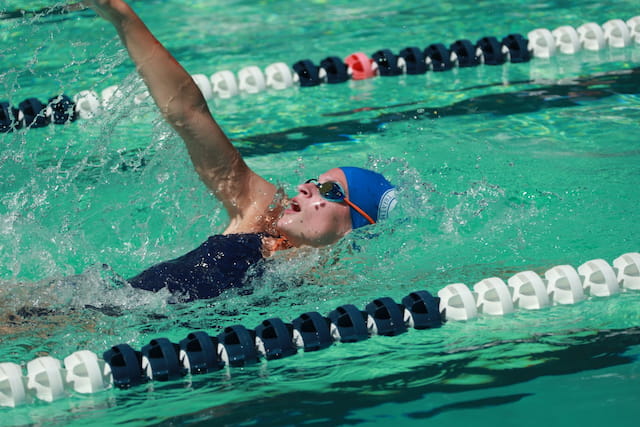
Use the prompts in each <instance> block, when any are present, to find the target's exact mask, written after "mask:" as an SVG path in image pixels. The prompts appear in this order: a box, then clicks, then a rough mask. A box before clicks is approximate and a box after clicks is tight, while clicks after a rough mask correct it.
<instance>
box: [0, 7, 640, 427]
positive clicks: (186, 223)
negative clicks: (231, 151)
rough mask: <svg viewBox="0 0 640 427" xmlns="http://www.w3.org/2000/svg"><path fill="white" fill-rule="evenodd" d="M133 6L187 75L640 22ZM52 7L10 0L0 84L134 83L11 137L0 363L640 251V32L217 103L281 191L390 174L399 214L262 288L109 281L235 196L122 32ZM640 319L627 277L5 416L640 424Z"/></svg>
mask: <svg viewBox="0 0 640 427" xmlns="http://www.w3.org/2000/svg"><path fill="white" fill-rule="evenodd" d="M131 4H132V5H133V7H134V8H135V9H136V10H137V11H138V13H139V14H140V15H141V16H142V17H143V18H144V19H145V21H146V22H147V23H148V24H149V27H150V28H151V29H152V31H153V32H154V33H155V34H156V36H157V37H158V38H159V39H160V40H161V41H162V42H163V43H165V44H166V45H167V47H168V48H169V49H170V50H171V52H173V53H174V55H175V56H176V57H177V58H178V60H180V61H181V62H182V63H183V64H184V65H185V67H186V68H187V69H188V70H189V72H191V73H192V74H196V73H203V74H206V75H210V74H213V73H214V72H217V71H221V70H231V71H234V72H237V71H238V70H239V69H241V68H243V67H245V66H249V65H257V66H259V67H261V68H264V67H266V66H267V65H269V64H271V63H274V62H279V61H283V62H285V63H287V64H293V63H294V62H296V61H298V60H301V59H311V60H312V61H314V62H316V63H319V62H320V60H321V59H323V58H325V57H327V56H330V55H336V56H340V57H345V56H347V55H349V54H350V53H353V52H357V51H362V52H365V53H367V54H372V53H373V52H375V51H376V50H378V49H382V48H389V49H391V50H393V51H395V52H397V51H399V50H400V49H402V48H404V47H406V46H413V45H416V46H419V47H426V46H427V45H429V44H431V43H437V42H442V43H445V44H450V43H452V42H454V41H455V40H458V39H461V38H468V39H470V40H477V39H479V38H481V37H484V36H496V37H499V38H501V37H503V36H505V35H507V34H510V33H516V32H517V33H522V34H525V35H526V33H527V32H529V31H531V30H532V29H534V28H539V27H544V28H548V29H555V28H557V27H558V26H560V25H572V26H574V27H577V26H579V25H581V24H583V23H585V22H592V21H593V22H597V23H600V24H602V23H604V22H605V21H607V20H609V19H616V18H619V19H624V20H626V19H629V18H631V17H632V16H636V15H639V14H640V10H639V9H638V8H637V7H634V5H633V4H631V2H617V3H615V4H604V3H601V2H593V1H575V2H558V1H556V2H545V3H539V2H530V1H527V2H525V1H519V2H516V3H514V2H506V1H494V2H484V1H480V2H477V1H474V2H471V1H459V2H456V3H449V2H440V3H434V2H421V1H416V2H400V1H388V2H374V1H370V0H364V1H361V2H357V3H353V2H347V1H309V2H304V3H300V4H298V3H296V4H295V7H292V6H291V4H292V3H291V2H286V1H263V2H249V1H228V2H222V1H204V0H201V1H194V2H179V1H159V0H158V1H134V2H131ZM59 5H62V3H60V4H59ZM50 6H51V4H50V2H44V1H40V2H39V1H28V2H17V1H6V0H5V1H2V2H0V12H2V13H4V14H5V15H0V16H4V17H3V18H2V19H0V58H2V59H1V63H2V65H3V66H2V69H0V100H6V101H9V102H11V103H12V104H16V105H17V104H18V103H19V102H21V101H22V100H24V99H26V98H29V97H36V98H39V99H41V100H46V99H47V98H49V97H51V96H54V95H56V94H58V93H67V94H69V95H73V94H76V93H78V92H80V91H82V90H86V89H92V90H96V91H98V92H99V91H100V90H102V89H104V88H106V87H108V86H110V85H114V84H115V85H120V86H121V87H122V88H124V90H125V92H126V93H128V94H130V96H128V97H127V98H126V99H124V100H122V101H121V102H119V103H118V104H115V105H112V106H110V107H109V108H108V109H106V111H103V112H102V113H101V114H99V115H98V116H97V117H95V118H94V119H90V120H87V119H85V120H78V121H76V122H74V123H70V124H68V125H65V126H54V125H50V126H48V127H45V128H42V129H28V130H21V131H18V132H14V133H3V134H0V322H1V323H0V362H14V363H18V364H23V365H26V363H27V362H29V361H30V360H32V359H34V358H36V357H38V356H42V355H51V356H53V357H55V358H58V359H60V360H62V359H63V358H64V357H66V356H68V355H69V354H71V353H73V352H74V351H77V350H80V349H88V350H91V351H94V352H95V353H97V354H99V355H101V354H102V353H103V352H104V351H105V350H107V349H108V348H110V347H111V346H112V345H116V344H119V343H128V344H130V345H131V346H133V347H135V348H140V347H142V346H143V345H145V344H147V343H148V342H149V341H150V340H151V339H153V338H157V337H166V338H169V339H171V340H172V341H174V342H178V341H180V340H181V339H182V338H184V337H185V336H186V335H187V334H188V333H189V332H191V331H193V330H205V331H207V332H209V333H210V334H211V335H215V334H217V333H218V332H219V331H220V330H221V329H222V328H224V327H225V326H229V325H234V324H242V325H245V326H247V327H250V328H253V327H255V326H256V325H258V324H259V323H260V322H261V321H262V320H264V319H266V318H269V317H281V318H282V319H285V320H287V321H290V320H292V319H293V318H295V317H297V316H298V315H300V314H301V313H304V312H306V311H318V312H320V313H323V314H326V313H328V312H329V311H331V310H332V309H334V308H336V307H338V306H340V305H342V304H347V303H348V304H355V305H356V306H358V307H364V306H365V305H366V304H367V303H368V302H370V301H371V300H372V299H375V298H378V297H382V296H389V297H392V298H394V299H395V300H397V301H400V300H401V299H402V297H404V296H405V295H407V294H408V293H410V292H412V291H416V290H420V289H425V290H428V291H430V292H432V293H434V294H435V293H437V291H438V290H440V289H441V288H443V287H444V286H446V285H447V284H449V283H455V282H463V283H465V284H467V285H468V286H470V287H471V286H473V285H474V284H475V283H477V282H478V281H480V280H482V279H484V278H487V277H492V276H498V277H502V278H503V279H505V280H506V279H507V278H509V277H511V276H512V275H513V274H515V273H517V272H519V271H524V270H534V271H537V272H538V273H544V272H545V271H546V270H547V269H549V268H551V267H553V266H556V265H560V264H570V265H573V266H575V267H577V266H579V265H581V264H582V263H584V262H586V261H588V260H591V259H595V258H603V259H605V260H607V261H608V262H612V261H613V259H615V258H617V257H618V256H620V255H622V254H624V253H627V252H637V251H639V250H640V243H639V236H640V232H639V230H638V226H637V224H638V219H639V215H638V206H639V205H640V196H639V195H638V188H639V184H640V161H639V160H640V146H639V145H638V136H637V135H638V123H639V120H640V98H639V95H638V94H639V92H640V89H639V88H640V72H639V71H638V70H639V67H640V46H639V45H634V46H632V47H628V48H623V49H609V48H607V49H605V50H603V51H600V52H579V53H578V54H576V55H571V56H568V55H564V56H555V57H553V58H551V59H550V60H542V59H534V60H533V61H531V62H529V63H525V64H507V65H504V66H495V67H491V66H481V67H476V68H469V69H458V70H453V71H449V72H443V73H433V72H431V73H427V74H425V75H419V76H401V77H386V78H382V77H380V78H375V79H371V80H365V81H350V82H348V83H344V84H339V85H322V86H318V87H313V88H291V89H287V90H283V91H273V90H269V91H265V92H262V93H259V94H255V95H247V94H245V95H240V96H236V97H233V98H231V99H226V100H222V99H213V100H211V101H210V107H211V110H212V112H213V114H214V116H215V117H216V118H217V120H218V121H219V122H220V124H221V125H222V127H223V128H224V129H225V130H226V131H227V133H228V134H229V135H230V137H231V138H232V139H233V140H234V143H235V144H236V145H237V146H238V147H239V148H240V150H241V151H242V152H243V153H244V154H245V156H246V158H247V161H248V163H249V164H250V166H251V167H252V168H254V169H255V170H256V171H257V172H258V173H260V174H262V175H263V176H265V177H267V178H268V179H269V180H271V181H273V182H274V183H278V184H280V185H282V186H284V187H285V189H286V190H287V191H288V192H289V193H291V194H292V193H294V192H295V186H296V185H297V184H298V183H300V182H302V181H304V180H305V179H307V178H310V177H315V176H317V175H318V174H319V173H322V172H323V171H325V170H326V169H329V168H331V167H333V166H337V165H347V164H351V165H357V166H364V167H370V168H374V169H376V170H379V171H381V172H383V173H385V175H387V176H389V177H390V179H391V180H392V181H393V182H394V183H395V184H396V185H397V186H398V190H399V202H400V203H399V206H398V208H397V209H396V210H395V211H394V215H393V217H392V218H391V220H389V221H387V222H386V223H384V224H380V225H378V226H376V227H375V228H374V229H369V230H367V229H364V230H362V231H360V232H357V233H352V234H351V235H349V236H348V237H347V238H346V239H345V240H344V241H343V242H341V243H339V244H337V245H335V246H334V247H331V248H328V249H324V250H308V251H307V250H306V251H301V252H299V253H295V254H292V255H290V254H281V255H278V256H276V258H275V259H274V260H271V261H270V263H269V266H268V269H267V271H266V273H265V275H264V276H263V277H262V278H261V279H260V280H257V281H255V282H252V283H251V284H250V285H249V286H250V288H251V289H252V293H251V294H250V295H245V294H244V293H243V294H240V293H237V292H229V293H227V294H224V295H222V296H221V297H220V298H217V299H215V300H211V301H199V302H195V303H189V304H168V303H167V295H166V294H163V293H161V294H143V293H140V292H133V291H131V290H130V289H128V288H126V287H122V286H120V285H118V284H117V283H116V282H117V281H114V280H112V279H113V278H115V277H119V276H122V277H130V276H132V275H133V274H135V273H137V272H139V271H141V270H142V269H144V268H146V267H148V266H150V265H152V264H154V263H157V262H160V261H163V260H166V259H170V258H172V257H176V256H179V255H182V254H183V253H185V252H187V251H189V250H190V249H192V248H194V247H196V246H198V245H199V244H200V243H201V242H202V241H204V240H205V239H206V238H207V236H209V235H211V234H215V233H219V232H221V231H222V230H223V228H224V226H225V221H226V218H225V214H224V212H223V210H222V208H221V205H220V204H219V203H217V202H216V200H215V199H214V198H213V197H212V196H211V195H209V194H208V193H207V192H206V190H205V188H204V186H203V185H202V184H201V183H200V181H199V180H198V178H197V176H196V174H195V173H194V172H193V169H192V167H191V164H190V162H189V159H188V156H187V153H186V150H185V148H184V147H183V145H182V142H181V141H180V139H179V138H178V137H177V136H176V135H175V134H174V133H173V132H172V131H171V130H170V129H169V127H168V126H167V125H165V124H164V123H163V122H162V120H161V118H160V116H159V114H158V113H157V111H156V110H155V108H154V107H153V106H152V105H150V104H148V103H142V104H136V103H135V102H134V101H133V95H134V94H135V93H139V92H140V91H142V83H141V82H140V81H139V79H138V78H137V77H136V75H135V73H134V72H133V70H132V66H131V64H130V63H129V61H128V59H127V57H126V55H125V53H124V51H123V50H122V49H121V47H120V45H119V43H118V42H117V40H116V38H115V33H114V31H113V30H112V29H111V28H110V27H109V26H108V25H107V24H106V23H104V22H102V21H100V20H98V19H97V18H95V17H94V15H93V14H92V13H91V12H90V11H84V12H74V13H69V14H48V15H47V14H45V13H43V12H42V11H41V12H37V13H30V12H36V11H40V10H41V9H43V8H46V7H50ZM20 9H22V10H24V11H26V12H25V13H15V14H14V13H10V12H17V11H19V10H20ZM354 246H357V247H358V250H357V251H355V252H354V251H353V250H352V248H353V247H354ZM334 260H335V261H334ZM318 265H322V268H318ZM69 276H74V279H73V280H72V281H73V283H74V285H73V286H70V285H69V284H68V282H69V280H68V279H64V278H68V277H69ZM63 279H64V280H63ZM639 319H640V293H639V292H631V291H628V292H624V293H620V294H618V295H615V296H612V297H607V298H590V299H588V300H587V301H584V302H581V303H579V304H574V305H562V306H560V305H558V306H553V307H550V308H546V309H543V310H538V311H524V310H519V311H517V312H515V313H513V314H510V315H507V316H504V317H503V316H496V317H492V316H480V317H479V318H478V319H476V320H472V321H469V322H453V321H451V322H448V323H446V324H445V325H444V326H443V327H442V328H440V329H437V330H428V331H418V330H409V332H408V333H406V334H403V335H400V336H397V337H377V336H376V337H372V338H371V339H369V340H366V341H364V342H360V343H354V344H336V345H333V346H332V347H330V348H329V349H326V350H323V351H321V352H313V353H299V354H297V355H295V356H292V357H289V358H286V359H282V360H278V361H270V362H268V363H266V362H264V363H260V364H257V365H253V366H248V367H245V368H231V369H228V370H223V371H220V372H217V373H213V374H207V375H203V376H193V377H191V376H188V377H185V379H184V380H182V381H172V382H168V383H159V382H154V383H151V384H147V385H144V386H139V387H136V388H134V389H131V390H127V391H121V390H108V391H104V392H101V393H96V394H92V395H86V396H83V395H79V394H73V395H71V396H69V397H68V398H65V399H61V400H59V401H56V402H53V403H44V402H34V403H32V404H29V405H26V406H23V407H18V408H1V409H0V412H1V413H0V415H1V416H2V421H1V422H0V424H6V425H30V424H36V425H42V424H47V425H79V424H96V425H98V424H99V425H111V424H125V425H155V424H161V425H178V424H187V423H190V424H202V425H243V424H258V423H259V424H261V425H299V424H305V423H307V424H319V425H349V424H358V425H388V424H390V423H394V422H395V423H403V424H406V425H424V424H425V423H427V422H430V421H435V422H441V423H444V425H463V424H464V423H471V422H473V423H475V424H477V425H495V424H496V423H498V424H500V425H519V426H520V425H534V424H540V423H541V422H544V423H546V424H550V425H600V424H602V423H603V422H610V420H612V419H613V420H615V422H616V423H617V424H618V425H624V426H626V425H629V426H630V425H635V420H636V418H637V407H638V404H639V403H640V398H639V397H638V393H637V390H638V385H639V384H640V362H639V360H638V356H639V354H640V330H639V329H638V327H639V326H640V325H639Z"/></svg>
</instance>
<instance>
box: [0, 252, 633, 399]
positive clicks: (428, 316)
mask: <svg viewBox="0 0 640 427" xmlns="http://www.w3.org/2000/svg"><path fill="white" fill-rule="evenodd" d="M626 291H640V253H638V252H630V253H626V254H623V255H621V256H619V257H618V258H616V259H615V260H614V261H613V263H612V265H611V264H609V263H608V262H607V261H605V260H603V259H594V260H590V261H587V262H585V263H584V264H582V265H580V266H579V267H578V268H577V269H575V268H574V267H572V266H570V265H558V266H555V267H552V268H550V269H549V270H547V271H546V272H545V273H544V276H543V277H541V276H540V275H538V274H537V273H535V272H533V271H523V272H520V273H516V274H514V275H513V276H512V277H510V278H509V279H508V280H507V281H506V282H505V281H504V280H503V279H501V278H498V277H490V278H487V279H483V280H481V281H480V282H478V283H476V284H475V285H474V286H473V288H471V289H470V288H469V287H467V286H466V285H465V284H463V283H452V284H449V285H447V286H445V287H444V288H442V289H441V290H440V291H438V293H437V296H435V297H434V296H432V295H431V294H430V293H429V292H428V291H425V290H420V291H417V292H412V293H410V294H409V295H407V296H406V297H404V298H403V299H402V302H401V303H400V304H398V303H397V302H395V301H394V300H393V299H391V298H389V297H382V298H378V299H375V300H373V301H372V302H370V303H369V304H367V305H366V307H365V308H364V310H360V309H358V308H357V307H356V306H354V305H352V304H345V305H342V306H340V307H338V308H336V309H335V310H332V311H331V312H330V313H328V315H327V316H323V315H321V314H320V313H318V312H307V313H303V314H301V315H300V316H298V317H296V318H295V319H294V320H293V321H291V322H290V323H287V322H285V321H283V320H282V319H280V318H270V319H266V320H264V321H262V322H261V323H260V324H259V325H258V326H256V327H255V328H252V329H250V328H246V327H244V326H242V325H233V326H229V327H226V328H224V330H223V331H222V332H220V333H219V334H218V335H216V336H210V335H208V334H207V333H206V332H204V331H194V332H191V333H189V334H188V335H187V337H186V338H184V339H183V340H181V341H180V342H179V343H173V342H171V341H170V340H168V339H167V338H155V339H152V340H151V341H150V342H149V344H147V345H145V346H143V347H142V348H141V349H140V350H135V349H133V348H132V347H131V346H130V345H128V344H118V345H116V346H113V347H111V348H110V349H109V350H107V351H105V352H104V353H103V356H102V358H99V357H98V356H97V355H96V354H95V353H93V352H91V351H89V350H80V351H76V352H74V353H73V354H71V355H70V356H68V357H66V358H64V361H63V362H61V361H59V360H58V359H55V358H53V357H51V356H42V357H38V358H36V359H34V360H31V361H29V362H28V363H27V364H26V370H24V369H23V367H22V366H20V365H18V364H16V363H11V362H5V363H0V406H5V407H16V406H20V405H25V404H28V403H31V402H34V401H35V400H39V401H44V402H53V401H56V400H59V399H62V398H65V397H68V396H71V395H73V393H79V394H89V393H96V392H100V391H102V390H106V389H109V388H113V387H116V388H120V389H128V388H130V387H135V386H138V385H140V384H144V383H146V382H149V381H171V380H179V379H181V378H183V377H184V376H185V375H198V374H205V373H209V372H216V371H219V370H221V369H225V368H230V367H242V366H247V365H251V364H255V363H258V362H260V360H265V361H269V360H275V359H282V358H285V357H290V356H293V355H295V354H297V353H298V351H299V350H302V351H304V352H313V351H319V350H322V349H326V348H328V347H331V346H332V345H333V344H334V343H335V342H343V343H349V342H358V341H362V340H365V339H367V338H369V337H372V336H374V335H383V336H396V335H401V334H403V333H406V332H407V331H408V329H409V328H414V329H430V328H438V327H440V326H441V325H442V323H443V322H445V321H467V320H471V319H474V318H476V317H478V316H483V315H487V316H497V315H506V314H509V313H512V312H514V311H515V310H517V309H525V310H537V309H543V308H545V307H549V306H551V305H562V304H574V303H577V302H580V301H583V300H585V299H587V298H589V297H606V296H611V295H615V294H618V293H621V292H626Z"/></svg>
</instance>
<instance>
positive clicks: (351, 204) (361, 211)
mask: <svg viewBox="0 0 640 427" xmlns="http://www.w3.org/2000/svg"><path fill="white" fill-rule="evenodd" d="M344 202H345V203H346V204H347V205H349V207H351V208H353V209H354V210H355V211H356V212H358V213H359V214H360V215H362V216H363V217H364V218H365V219H366V220H367V221H369V224H375V223H376V222H375V221H374V220H373V218H371V217H370V216H369V214H367V213H366V212H365V211H363V210H362V209H360V208H359V207H358V206H356V205H355V204H354V203H353V202H351V200H349V199H347V198H346V197H345V198H344Z"/></svg>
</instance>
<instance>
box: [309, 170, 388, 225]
mask: <svg viewBox="0 0 640 427" xmlns="http://www.w3.org/2000/svg"><path fill="white" fill-rule="evenodd" d="M304 183H305V184H309V183H312V184H313V185H315V186H316V187H317V188H318V192H319V193H320V196H322V198H323V199H325V200H328V201H330V202H337V203H340V202H345V203H346V204H347V205H348V206H349V207H350V208H351V209H353V210H354V211H356V212H358V213H359V214H360V215H362V216H363V217H364V218H365V219H366V220H367V221H369V224H375V223H376V222H375V221H374V220H373V218H371V217H370V216H369V215H368V214H367V213H366V212H365V211H364V210H362V209H361V208H359V207H358V206H357V205H356V204H355V203H353V202H352V201H351V200H349V199H348V198H347V196H346V194H345V192H344V189H343V188H342V186H341V185H340V184H339V183H337V182H335V181H327V182H323V183H320V182H318V180H317V179H315V178H311V179H308V180H306V181H305V182H304Z"/></svg>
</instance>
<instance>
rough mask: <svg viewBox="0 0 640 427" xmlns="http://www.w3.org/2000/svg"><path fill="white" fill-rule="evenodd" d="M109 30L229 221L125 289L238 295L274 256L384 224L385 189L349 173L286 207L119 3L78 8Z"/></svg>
mask: <svg viewBox="0 0 640 427" xmlns="http://www.w3.org/2000/svg"><path fill="white" fill-rule="evenodd" d="M83 3H84V4H85V5H86V6H88V7H91V8H92V9H93V10H94V11H96V12H97V13H98V14H99V15H100V16H101V17H103V18H104V19H106V20H107V21H109V22H110V23H111V24H113V26H114V27H115V29H116V31H117V32H118V35H119V36H120V39H121V41H122V43H123V45H124V46H125V47H126V49H127V51H128V53H129V56H130V57H131V59H132V60H133V62H134V64H135V66H136V69H137V71H138V72H139V73H140V75H141V76H142V79H143V80H144V82H145V84H146V85H147V87H148V89H149V92H150V93H151V96H152V97H153V99H154V101H155V103H156V105H157V106H158V108H159V109H160V111H161V112H162V114H163V117H164V118H165V120H166V121H167V122H168V123H169V124H170V125H171V126H172V127H173V128H174V129H175V131H176V132H177V133H178V134H179V135H180V137H181V138H182V139H183V140H184V142H185V144H186V146H187V150H188V152H189V155H190V157H191V161H192V163H193V165H194V167H195V170H196V171H197V173H198V174H199V176H200V178H201V179H202V181H203V182H204V183H205V185H206V186H207V187H208V188H209V189H210V190H211V191H212V192H213V194H214V195H215V196H216V198H218V200H220V201H221V202H222V204H223V206H224V208H225V210H226V211H227V213H228V215H229V224H228V226H227V228H226V229H225V230H224V232H223V234H222V235H214V236H211V237H209V239H207V241H205V242H204V243H203V244H202V245H201V246H200V247H198V248H196V249H195V250H193V251H191V252H189V253H187V254H186V255H183V256H182V257H179V258H177V259H175V260H171V261H167V262H163V263H161V264H158V265H156V266H153V267H151V268H149V269H148V270H146V271H144V272H142V273H140V274H139V275H137V276H135V277H133V278H131V279H129V280H128V282H129V283H130V284H131V285H132V286H133V287H136V288H141V289H146V290H150V291H158V290H160V289H162V288H168V289H169V291H171V292H172V293H176V294H181V295H183V296H186V298H187V299H198V298H211V297H215V296H217V295H219V294H220V293H221V292H222V291H224V290H225V289H228V288H233V287H240V286H242V284H243V280H244V276H245V274H246V273H247V271H248V269H249V268H250V267H251V266H252V265H254V264H256V263H258V262H259V261H260V260H262V259H264V258H268V257H269V256H271V255H273V254H274V253H275V252H276V251H280V250H284V249H291V248H297V247H303V246H311V247H322V246H327V245H331V244H333V243H335V242H337V241H338V240H340V239H341V238H342V237H343V236H345V235H346V234H347V233H349V232H350V231H352V230H354V229H356V228H359V227H363V226H365V225H369V224H374V223H376V222H377V221H380V220H382V219H384V218H385V217H387V215H388V213H389V211H390V210H391V209H392V208H393V207H394V206H395V204H396V199H395V190H394V187H393V186H392V185H391V184H390V183H389V181H387V180H386V179H385V178H384V177H383V176H382V175H381V174H379V173H377V172H373V171H370V170H366V169H361V168H357V167H338V168H334V169H330V170H328V171H326V172H325V173H323V174H322V175H320V176H319V177H317V179H309V180H307V181H306V182H304V183H303V184H300V185H299V186H298V187H297V194H296V195H295V197H293V198H290V199H289V198H287V197H285V196H284V195H283V194H282V190H279V189H278V188H276V186H275V185H273V184H271V183H270V182H268V181H267V180H265V179H264V178H262V177H261V176H259V175H258V174H256V173H255V172H254V171H253V170H251V169H250V168H249V167H248V166H247V164H246V163H245V161H244V160H243V159H242V157H241V155H240V153H239V152H238V150H237V149H236V148H235V147H234V146H233V145H232V144H231V142H230V141H229V138H228V137H227V136H226V135H225V133H224V132H223V131H222V129H221V128H220V127H219V126H218V124H217V123H216V121H215V120H214V119H213V117H212V115H211V112H210V111H209V107H208V105H207V102H206V100H205V99H204V97H203V96H202V93H201V92H200V90H199V89H198V87H197V86H196V84H195V83H194V80H193V79H192V78H191V76H190V75H189V73H187V71H186V70H185V69H184V68H183V67H182V66H181V65H180V64H179V63H178V62H177V61H176V60H175V59H174V58H173V56H172V55H171V54H170V53H169V52H168V51H167V49H166V48H165V47H164V46H163V45H162V44H161V43H160V42H159V41H158V40H157V39H156V38H155V37H154V36H153V34H151V32H150V31H149V29H148V28H147V27H146V25H145V24H144V23H143V21H142V20H141V19H140V17H138V15H137V14H136V13H135V12H134V11H133V10H132V9H131V7H130V6H129V5H128V4H127V3H125V2H124V1H122V0H84V2H83Z"/></svg>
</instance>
